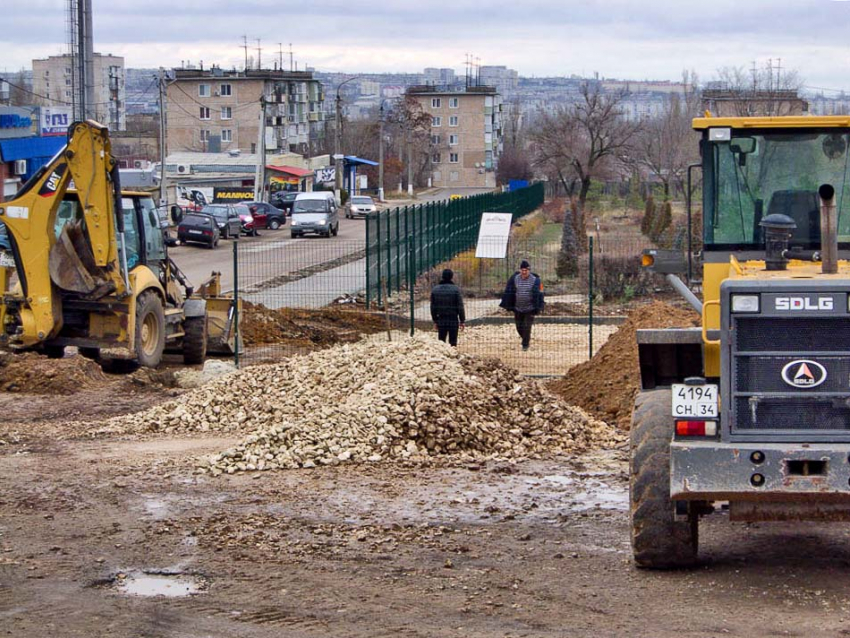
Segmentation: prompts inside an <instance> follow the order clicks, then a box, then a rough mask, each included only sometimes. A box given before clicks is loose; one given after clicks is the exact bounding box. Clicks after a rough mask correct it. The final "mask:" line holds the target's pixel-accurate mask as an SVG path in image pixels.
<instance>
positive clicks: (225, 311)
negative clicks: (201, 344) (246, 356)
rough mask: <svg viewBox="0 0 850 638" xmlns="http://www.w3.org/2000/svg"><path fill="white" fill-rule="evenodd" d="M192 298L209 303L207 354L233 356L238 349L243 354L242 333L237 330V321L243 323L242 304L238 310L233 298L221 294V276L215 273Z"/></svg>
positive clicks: (240, 303)
mask: <svg viewBox="0 0 850 638" xmlns="http://www.w3.org/2000/svg"><path fill="white" fill-rule="evenodd" d="M192 296H193V297H195V298H201V299H205V300H206V302H207V352H214V353H218V354H233V353H234V352H236V349H237V348H239V351H240V352H241V350H242V338H241V336H238V335H241V331H239V330H237V321H238V322H239V323H241V321H242V302H241V301H240V302H239V303H238V308H237V304H236V303H234V301H233V297H230V296H227V295H223V294H222V293H221V274H220V273H217V272H215V273H213V274H212V277H210V278H209V279H208V280H207V281H205V282H204V283H203V284H201V286H200V288H198V290H197V292H196V293H195V294H194V295H192ZM237 309H238V312H237ZM237 339H238V344H237Z"/></svg>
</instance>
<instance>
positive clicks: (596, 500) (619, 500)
mask: <svg viewBox="0 0 850 638" xmlns="http://www.w3.org/2000/svg"><path fill="white" fill-rule="evenodd" d="M584 476H585V477H587V476H588V474H585V475H584ZM543 480H544V481H547V482H549V483H554V484H555V485H561V486H568V485H569V486H575V487H577V488H579V490H578V491H576V492H573V493H572V494H570V495H569V498H570V500H571V502H570V505H569V508H570V509H571V510H572V511H574V512H583V511H585V510H590V509H603V510H620V511H622V510H626V509H628V507H629V492H628V490H627V489H625V488H618V487H611V486H610V485H608V484H607V483H605V482H603V481H599V480H597V479H594V478H585V479H584V480H582V479H579V478H578V477H572V476H563V475H560V474H550V475H549V476H544V477H543Z"/></svg>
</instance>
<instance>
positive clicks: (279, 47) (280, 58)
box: [277, 42, 283, 71]
mask: <svg viewBox="0 0 850 638" xmlns="http://www.w3.org/2000/svg"><path fill="white" fill-rule="evenodd" d="M277 59H278V68H280V70H281V71H283V42H278V43H277Z"/></svg>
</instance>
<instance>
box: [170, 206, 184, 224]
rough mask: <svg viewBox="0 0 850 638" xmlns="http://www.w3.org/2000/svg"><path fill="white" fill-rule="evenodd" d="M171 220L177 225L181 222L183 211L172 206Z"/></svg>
mask: <svg viewBox="0 0 850 638" xmlns="http://www.w3.org/2000/svg"><path fill="white" fill-rule="evenodd" d="M171 219H172V220H173V221H174V223H175V224H179V223H180V222H181V221H183V209H182V208H180V207H179V206H176V205H175V206H172V207H171Z"/></svg>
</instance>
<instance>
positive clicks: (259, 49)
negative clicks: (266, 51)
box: [257, 38, 263, 71]
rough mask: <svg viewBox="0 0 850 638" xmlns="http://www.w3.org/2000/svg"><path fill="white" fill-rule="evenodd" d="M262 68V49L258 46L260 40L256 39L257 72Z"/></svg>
mask: <svg viewBox="0 0 850 638" xmlns="http://www.w3.org/2000/svg"><path fill="white" fill-rule="evenodd" d="M262 68H263V49H262V47H261V46H260V38H257V71H259V70H260V69H262Z"/></svg>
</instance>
